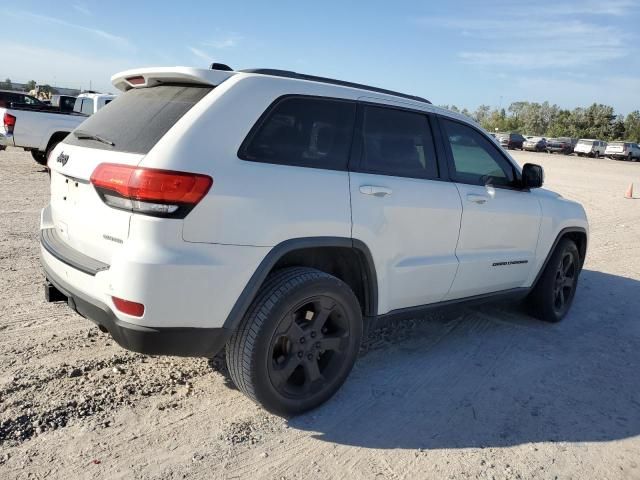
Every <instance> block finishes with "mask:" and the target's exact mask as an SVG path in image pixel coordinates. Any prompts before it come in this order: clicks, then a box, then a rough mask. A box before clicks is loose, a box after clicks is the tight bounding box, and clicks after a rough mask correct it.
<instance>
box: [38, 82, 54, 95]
mask: <svg viewBox="0 0 640 480" xmlns="http://www.w3.org/2000/svg"><path fill="white" fill-rule="evenodd" d="M40 91H41V92H45V93H49V94H51V95H55V94H57V93H58V90H56V89H55V88H53V87H52V86H51V85H48V84H47V85H40Z"/></svg>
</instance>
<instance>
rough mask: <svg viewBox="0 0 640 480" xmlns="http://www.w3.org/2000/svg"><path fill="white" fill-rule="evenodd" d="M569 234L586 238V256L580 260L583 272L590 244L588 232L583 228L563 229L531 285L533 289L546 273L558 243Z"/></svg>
mask: <svg viewBox="0 0 640 480" xmlns="http://www.w3.org/2000/svg"><path fill="white" fill-rule="evenodd" d="M568 233H581V234H583V235H584V236H585V245H584V252H585V255H584V256H583V258H581V259H580V269H581V270H582V265H583V264H584V260H585V259H584V257H585V256H586V252H587V244H588V243H589V236H588V235H587V231H586V230H585V229H584V228H582V227H566V228H563V229H562V230H560V232H558V235H556V239H555V240H554V241H553V245H551V248H550V249H549V251H548V252H547V258H545V259H544V263H543V264H542V266H541V267H540V270H539V271H538V274H537V275H536V278H535V280H534V281H533V283H532V284H531V288H534V287H535V286H536V285H537V284H538V280H540V277H541V276H542V272H544V269H545V268H547V264H548V263H549V260H551V255H553V252H555V250H556V247H557V246H558V243H560V240H562V238H563V237H564V236H565V235H567V234H568Z"/></svg>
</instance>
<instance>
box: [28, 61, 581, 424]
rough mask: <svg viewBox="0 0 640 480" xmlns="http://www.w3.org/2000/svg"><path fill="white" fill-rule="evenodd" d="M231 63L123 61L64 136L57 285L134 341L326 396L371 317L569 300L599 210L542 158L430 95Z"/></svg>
mask: <svg viewBox="0 0 640 480" xmlns="http://www.w3.org/2000/svg"><path fill="white" fill-rule="evenodd" d="M226 68H227V69H226V70H220V69H212V70H200V69H193V68H185V67H174V68H146V69H142V70H130V71H127V72H123V73H119V74H117V75H115V76H113V77H112V82H113V84H114V85H115V86H116V87H117V88H119V89H120V90H122V91H123V92H124V93H123V94H121V95H120V96H119V97H118V98H117V99H115V100H114V101H113V102H112V103H111V104H110V105H109V107H108V108H104V109H102V110H100V111H99V112H98V113H96V114H95V115H93V116H91V117H89V118H88V119H87V120H86V121H85V122H84V123H83V124H82V126H81V127H80V128H78V129H76V130H74V132H73V134H72V135H69V136H67V137H66V138H65V139H64V141H63V142H62V143H60V144H59V145H58V146H57V147H56V148H55V150H54V151H53V153H52V157H51V160H50V162H49V166H50V168H51V201H50V204H49V205H48V206H47V207H45V208H44V209H43V211H42V214H41V226H40V228H41V230H40V238H41V260H42V265H43V268H44V273H45V276H46V278H47V284H46V286H45V293H46V296H47V298H48V299H49V301H64V302H66V303H67V305H69V306H70V307H71V308H72V309H74V310H76V311H77V312H79V313H80V314H81V315H83V316H85V317H86V318H88V319H90V320H91V321H93V322H94V323H96V324H98V325H99V327H100V328H101V330H103V331H108V332H109V333H110V334H111V335H112V337H113V338H114V339H115V341H116V342H117V343H119V344H120V345H121V346H123V347H125V348H128V349H131V350H134V351H138V352H143V353H147V354H154V355H182V356H202V357H212V356H213V355H215V354H216V353H217V352H218V351H220V350H222V349H223V348H225V345H226V348H225V351H226V357H227V363H228V366H229V372H230V375H231V378H232V379H233V381H234V382H235V384H236V385H237V387H238V388H239V389H240V390H241V391H242V392H244V393H245V394H246V395H247V396H249V397H250V398H251V399H253V400H254V401H256V402H258V403H260V404H262V405H263V406H264V407H265V408H266V409H267V410H269V411H272V412H276V413H280V414H295V413H300V412H303V411H306V410H309V409H311V408H314V407H316V406H318V405H320V404H321V403H323V402H324V401H326V400H327V399H328V398H330V397H331V396H332V395H333V394H334V393H335V392H336V390H337V389H338V388H339V387H340V385H341V384H342V383H343V382H344V380H345V379H346V377H347V375H348V374H349V371H350V370H351V368H352V366H353V364H354V362H355V360H356V357H357V355H358V349H359V346H360V342H361V339H362V337H363V332H364V331H366V329H367V328H372V327H374V326H375V325H376V323H377V322H382V321H387V320H389V319H392V318H399V317H406V316H411V317H415V318H418V317H420V313H421V312H424V311H426V310H428V309H431V308H433V307H434V306H438V305H443V304H445V305H450V304H452V303H461V304H462V303H469V302H477V301H478V300H479V299H480V298H482V299H497V298H505V297H509V298H524V297H528V298H529V299H530V305H531V308H532V309H533V310H532V312H533V313H534V315H536V316H538V317H539V318H541V319H543V320H547V321H551V322H557V321H559V320H561V319H562V318H563V317H564V316H565V315H566V314H567V311H568V310H569V308H570V305H571V303H572V300H573V298H574V293H575V290H576V283H577V281H578V275H579V274H580V271H581V268H582V265H583V262H584V258H585V252H586V246H587V229H588V225H587V219H586V216H585V212H584V209H583V208H582V207H581V206H580V204H578V203H575V202H572V201H570V200H567V199H565V198H562V197H560V196H559V195H557V194H554V193H552V192H550V191H548V190H540V189H539V188H538V187H541V186H542V181H543V171H542V167H540V166H538V165H533V164H526V165H524V167H522V169H521V168H520V167H519V166H518V163H516V162H515V161H514V160H513V159H512V158H511V157H510V156H509V154H508V153H507V152H506V151H505V150H503V149H502V148H500V147H499V146H498V145H496V144H495V142H494V141H493V140H492V139H491V137H490V136H488V135H487V134H486V133H485V132H484V131H483V130H482V129H481V127H480V126H479V125H478V124H476V123H475V122H473V121H472V120H470V119H469V118H467V117H465V116H463V115H460V114H456V113H453V112H451V111H448V110H445V109H442V108H437V107H435V106H433V105H432V104H431V103H430V102H429V101H427V100H425V99H422V98H419V97H415V96H411V95H406V94H401V93H396V92H391V91H388V90H383V89H379V88H375V87H368V86H365V85H359V84H354V83H350V82H343V81H339V80H333V79H328V78H321V77H315V76H310V75H303V74H298V73H295V72H288V71H282V70H271V69H266V70H265V69H257V70H244V71H230V70H229V69H228V67H226ZM219 85H224V87H223V88H222V87H220V86H219ZM363 98H364V100H363ZM434 131H435V132H442V133H441V134H442V136H441V137H437V138H434V137H433V136H432V132H434ZM352 145H353V146H354V147H353V148H352ZM434 225H437V228H434ZM487 225H490V226H491V228H487Z"/></svg>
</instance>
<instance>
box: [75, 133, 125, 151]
mask: <svg viewBox="0 0 640 480" xmlns="http://www.w3.org/2000/svg"><path fill="white" fill-rule="evenodd" d="M73 135H74V136H75V137H76V138H77V139H78V140H95V141H96V142H100V143H104V144H106V145H109V146H111V147H115V146H116V144H115V143H113V142H112V141H111V140H109V139H108V138H104V137H101V136H100V135H96V134H94V133H89V132H85V131H84V130H74V131H73Z"/></svg>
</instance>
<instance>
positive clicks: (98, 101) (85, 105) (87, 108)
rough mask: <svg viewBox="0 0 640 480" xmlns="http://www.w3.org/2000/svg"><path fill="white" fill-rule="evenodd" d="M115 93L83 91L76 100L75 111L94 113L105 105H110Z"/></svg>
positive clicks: (86, 113)
mask: <svg viewBox="0 0 640 480" xmlns="http://www.w3.org/2000/svg"><path fill="white" fill-rule="evenodd" d="M114 98H116V96H115V95H111V94H107V93H81V94H80V95H78V97H77V98H76V100H75V104H74V106H73V111H74V112H76V113H83V114H85V115H93V114H94V113H96V112H97V111H98V110H100V109H101V108H102V107H104V106H105V105H108V104H109V103H110V102H111V101H112V100H113V99H114Z"/></svg>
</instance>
